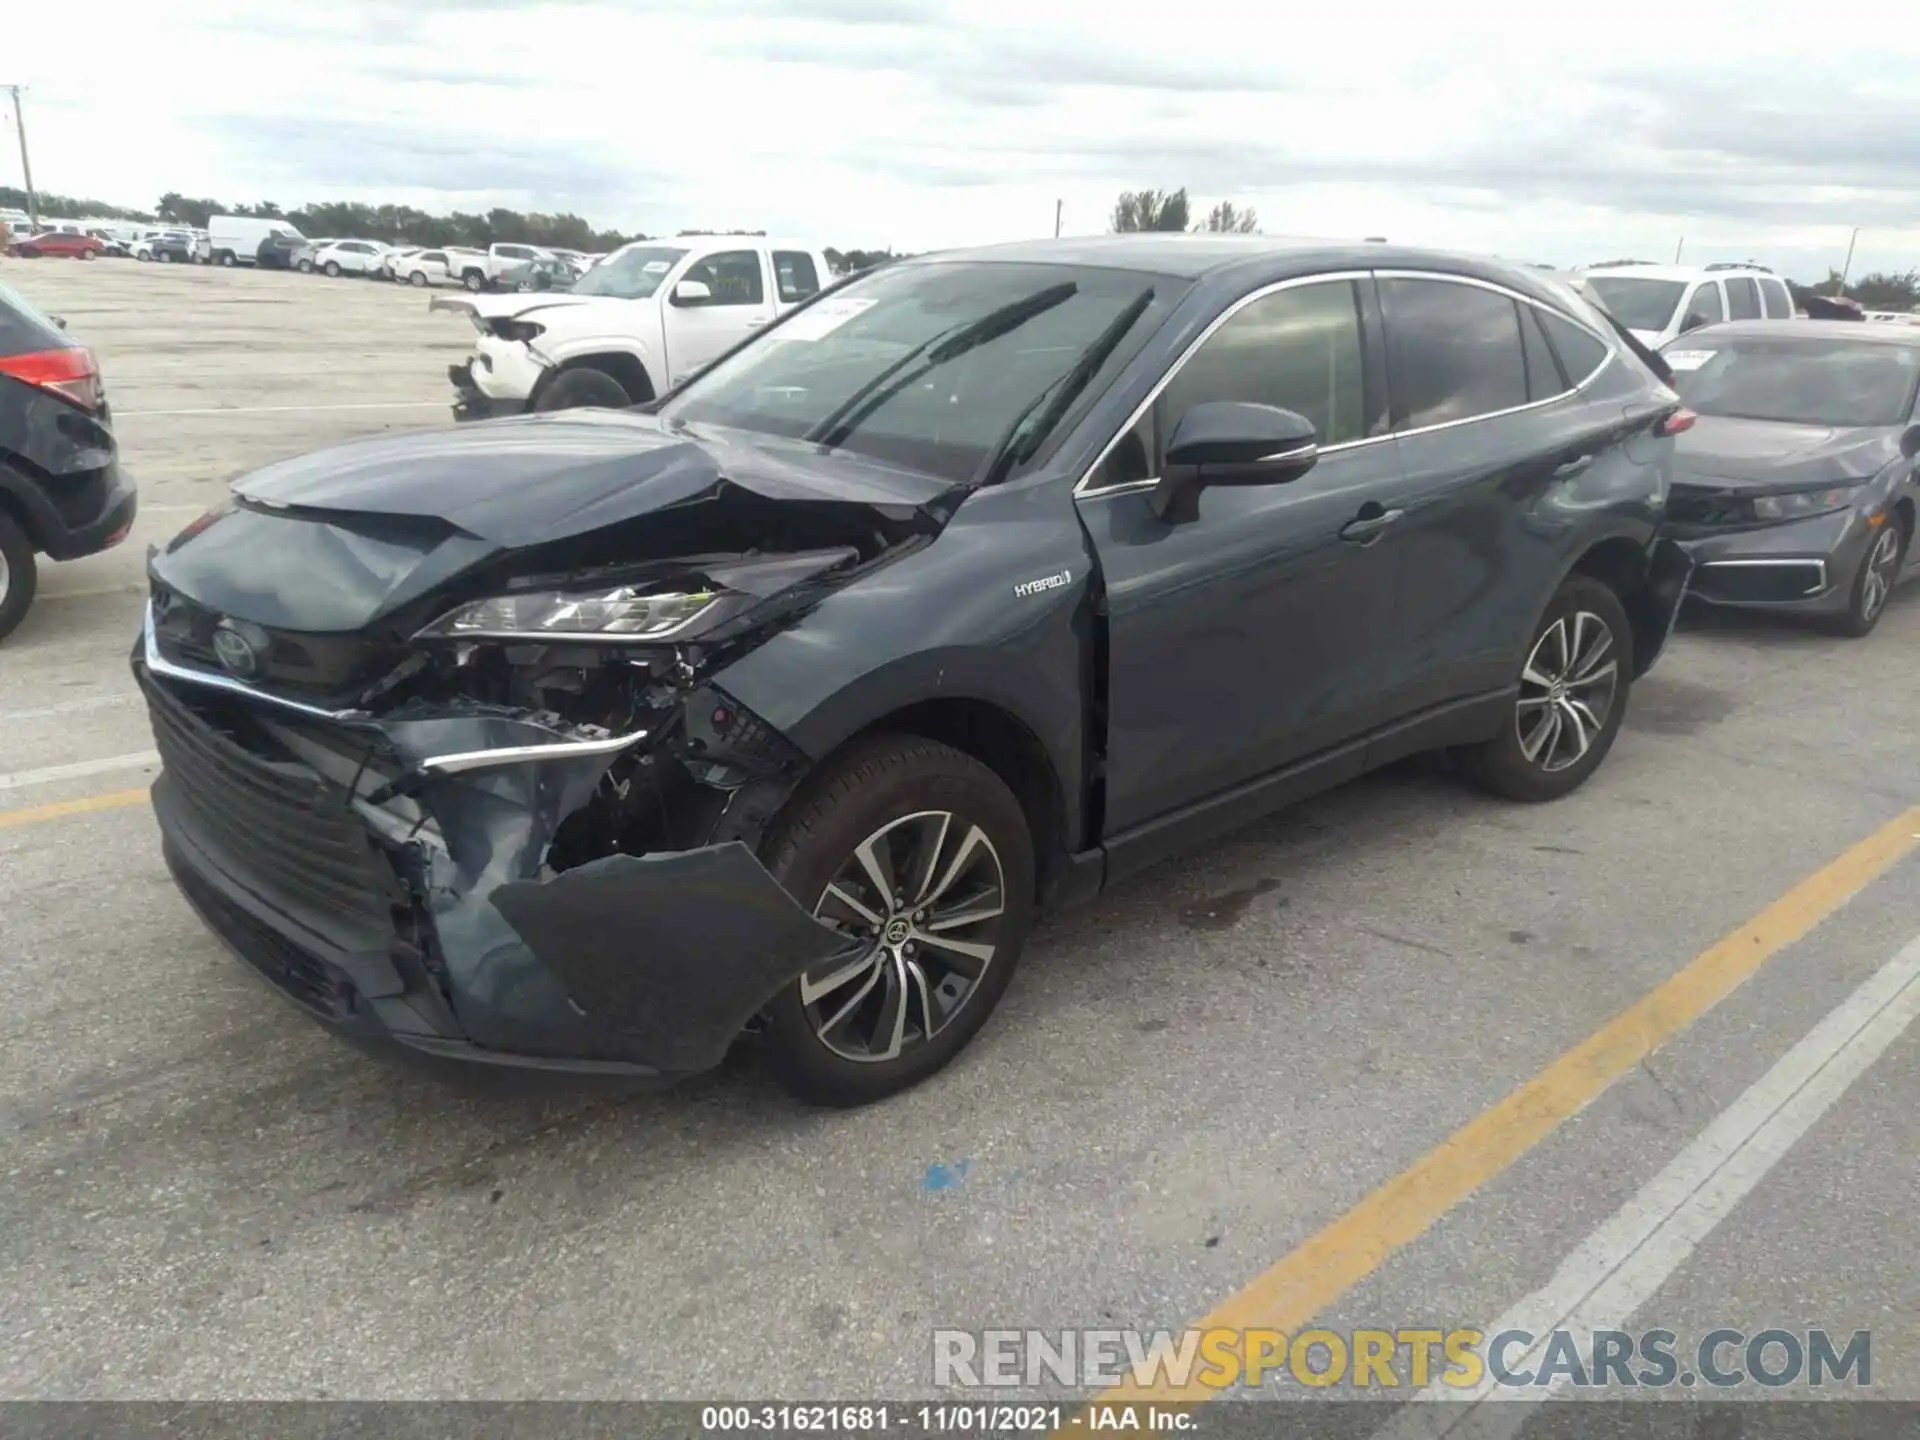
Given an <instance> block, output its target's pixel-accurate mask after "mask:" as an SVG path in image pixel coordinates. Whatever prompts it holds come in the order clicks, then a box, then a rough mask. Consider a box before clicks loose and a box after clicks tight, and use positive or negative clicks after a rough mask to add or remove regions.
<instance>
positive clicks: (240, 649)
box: [213, 620, 260, 679]
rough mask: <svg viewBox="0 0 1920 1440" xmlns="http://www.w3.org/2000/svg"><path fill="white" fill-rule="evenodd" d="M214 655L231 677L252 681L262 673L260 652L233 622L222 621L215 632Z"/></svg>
mask: <svg viewBox="0 0 1920 1440" xmlns="http://www.w3.org/2000/svg"><path fill="white" fill-rule="evenodd" d="M213 654H214V658H215V659H216V660H218V661H219V662H220V668H221V669H222V670H225V671H226V672H227V673H228V674H229V675H238V676H240V677H241V678H242V679H250V678H251V677H253V676H254V675H257V674H259V672H260V652H259V651H258V650H256V649H255V648H254V644H253V642H252V641H251V640H249V639H248V638H247V637H246V636H244V635H242V634H241V633H240V632H239V630H238V629H236V628H235V626H234V624H233V622H232V621H231V620H222V621H221V622H220V624H219V625H218V626H217V627H215V629H214V632H213Z"/></svg>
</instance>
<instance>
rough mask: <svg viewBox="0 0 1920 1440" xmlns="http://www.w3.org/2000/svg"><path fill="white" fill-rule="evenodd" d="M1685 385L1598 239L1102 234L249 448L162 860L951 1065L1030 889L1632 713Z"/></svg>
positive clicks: (475, 1042)
mask: <svg viewBox="0 0 1920 1440" xmlns="http://www.w3.org/2000/svg"><path fill="white" fill-rule="evenodd" d="M1689 420H1690V416H1689V415H1688V413H1687V412H1686V411H1685V410H1683V409H1682V408H1681V406H1680V403H1679V400H1678V398H1677V397H1676V396H1675V394H1674V393H1673V391H1672V390H1670V389H1668V388H1667V387H1666V385H1665V384H1663V383H1662V381H1661V379H1660V378H1659V377H1658V376H1657V375H1656V374H1655V373H1654V371H1653V370H1652V369H1650V368H1649V367H1648V364H1647V362H1646V361H1645V359H1644V358H1643V354H1642V353H1639V352H1637V351H1636V349H1635V347H1632V346H1631V345H1630V344H1629V343H1628V342H1626V341H1625V340H1624V339H1623V338H1622V336H1621V335H1620V333H1619V332H1618V329H1617V327H1615V326H1613V325H1612V323H1611V322H1610V321H1609V320H1608V319H1607V317H1606V316H1605V315H1604V314H1603V313H1601V312H1600V311H1598V310H1597V309H1595V308H1593V307H1591V306H1589V305H1588V304H1587V303H1586V302H1585V301H1584V300H1582V299H1581V298H1580V297H1579V296H1578V295H1576V294H1574V293H1573V292H1572V291H1570V290H1568V289H1566V288H1565V287H1562V286H1558V285H1555V284H1554V283H1553V282H1552V281H1551V280H1549V279H1545V278H1542V277H1540V276H1539V275H1538V274H1537V273H1533V272H1528V271H1525V270H1521V269H1518V268H1515V267H1510V266H1506V265H1502V264H1499V263H1496V262H1492V261H1487V260H1478V259H1472V258H1467V257H1461V256H1454V255H1446V254H1438V253H1430V252H1423V251H1416V250H1409V249H1402V248H1391V247H1387V246H1384V245H1379V244H1354V245H1338V244H1331V243H1327V242H1312V243H1304V242H1303V243H1287V242H1280V241H1273V240H1264V239H1259V238H1256V237H1234V238H1221V237H1215V238H1201V237H1112V238H1108V239H1103V240H1091V241H1071V242H1068V241H1055V242H1050V243H1035V244H1026V245H1015V246H1007V247H998V248H992V249H987V250H979V251H969V252H959V253H949V254H944V255H940V256H936V257H931V258H928V259H924V260H918V261H911V262H905V263H900V264H896V265H892V266H889V267H887V268H885V269H883V270H880V271H876V272H873V273H870V274H868V275H865V276H863V277H861V278H859V279H857V280H855V281H853V282H852V283H851V284H848V285H845V286H843V287H841V288H839V289H837V290H833V291H829V292H827V293H825V294H823V295H822V296H821V297H819V298H817V299H816V300H814V301H812V302H811V303H809V304H807V305H804V306H802V307H800V308H798V309H796V310H795V311H793V312H792V313H791V314H789V315H788V316H786V317H785V318H783V319H782V320H781V321H779V322H778V323H777V324H775V325H773V326H771V327H769V328H768V329H767V330H765V331H763V332H761V333H760V334H759V335H758V336H757V337H756V338H753V339H751V340H750V341H748V342H747V343H745V344H743V345H742V346H740V347H738V348H736V349H735V350H734V351H732V352H731V353H729V354H728V355H725V356H723V357H722V358H721V359H720V360H719V361H718V362H717V363H716V364H714V365H713V366H712V367H711V368H710V369H708V370H707V371H705V372H704V373H703V374H701V375H700V376H698V377H697V378H695V379H694V380H693V381H691V382H690V383H688V384H686V385H684V386H682V387H681V388H680V389H679V390H677V391H676V392H674V393H672V394H669V395H667V396H665V397H663V398H662V399H661V400H659V401H656V402H653V403H651V404H649V405H647V406H644V407H639V408H636V409H634V410H625V411H594V410H573V411H566V412H560V413H556V414H553V415H548V416H540V417H533V418H525V419H512V420H502V421H494V422H485V423H481V424H477V425H473V426H467V427H462V428H460V429H458V430H451V431H435V432H432V433H425V434H415V435H405V436H400V437H379V438H373V439H368V440H364V441H360V442H357V443H352V444H348V445H345V446H342V447H340V448H337V449H333V450H329V451H326V452H324V453H321V454H317V455H313V456H308V457H305V458H301V459H296V460H291V461H287V462H284V463H280V464H275V465H271V466H268V467H267V468H265V469H263V470H260V471H257V472H255V473H254V474H252V475H249V476H247V477H245V478H243V479H241V480H239V481H238V482H236V483H235V485H234V486H233V494H232V496H231V499H230V501H229V502H228V503H227V504H226V505H225V506H224V507H222V508H221V509H219V510H216V511H214V512H212V513H210V514H209V515H207V516H204V517H202V518H201V519H200V520H198V521H196V522H195V523H194V524H193V525H191V526H189V527H188V528H187V530H186V531H185V532H184V533H182V534H181V535H180V536H179V537H177V538H176V539H174V540H173V541H172V542H171V543H169V544H168V545H167V546H166V547H165V548H164V549H162V550H158V551H156V552H155V553H154V554H153V555H152V557H151V560H150V565H149V569H150V581H151V597H150V602H149V608H148V614H147V619H146V626H145V633H144V635H143V636H142V637H141V639H140V641H139V642H138V644H137V646H136V649H135V653H134V657H133V660H134V671H135V674H136V676H137V678H138V681H139V684H140V686H141V688H142V689H143V691H144V693H145V696H146V699H147V702H148V705H149V708H150V711H151V715H152V720H153V727H154V732H155V735H156V737H157V741H158V747H159V750H160V753H161V756H162V758H163V760H164V769H163V772H162V774H161V775H160V776H159V778H158V780H157V781H156V782H155V785H154V791H153V799H154V806H155V811H156V814H157V816H158V818H159V822H160V829H161V833H162V837H163V844H164V849H165V855H166V859H167V862H168V864H169V866H170V868H171V870H172V872H173V874H174V876H175V878H176V879H177V881H178V883H179V886H180V888H181V890H182V891H183V892H184V894H185V895H186V897H187V899H188V900H189V901H190V902H191V903H192V905H193V906H194V908H195V909H196V910H197V911H198V912H199V914H200V915H201V917H202V918H203V919H204V920H205V922H206V923H207V924H208V926H209V927H210V928H211V929H212V930H213V931H214V932H215V933H216V934H218V935H219V936H220V938H221V939H222V940H224V941H225V942H226V943H227V944H228V945H229V946H230V947H231V948H232V949H233V950H234V951H235V952H236V953H237V954H238V955H239V956H240V957H241V958H242V959H244V960H245V961H246V962H247V963H248V964H249V965H250V966H252V967H253V968H254V969H255V970H257V971H258V972H259V973H260V974H261V975H262V976H264V977H265V978H266V979H267V980H268V981H270V982H271V983H272V984H273V985H274V986H275V987H276V988H277V989H278V990H280V991H281V992H282V993H284V994H285V995H287V996H288V997H290V998H291V999H293V1000H294V1001H296V1002H297V1003H298V1004H299V1005H301V1006H302V1007H304V1008H305V1009H306V1010H307V1011H308V1012H309V1013H310V1014H312V1015H313V1016H315V1017H317V1018H318V1019H320V1020H322V1021H324V1022H325V1023H327V1024H328V1025H331V1026H334V1027H336V1028H338V1029H339V1030H341V1031H344V1032H349V1033H351V1034H352V1035H354V1036H356V1037H359V1038H362V1039H365V1040H371V1041H378V1042H381V1043H385V1044H392V1045H397V1046H400V1047H406V1048H407V1049H410V1050H412V1051H417V1052H426V1053H429V1054H432V1055H437V1056H447V1057H459V1058H463V1059H466V1060H469V1061H473V1062H481V1063H487V1064H492V1065H496V1066H523V1067H525V1066H531V1067H538V1068H545V1069H554V1070H573V1071H591V1072H609V1073H617V1074H632V1075H653V1076H663V1077H664V1076H674V1075H683V1074H688V1073H692V1072H696V1071H699V1070H702V1069H705V1068H708V1067H710V1066H712V1065H714V1064H716V1063H717V1062H718V1061H719V1060H720V1059H721V1058H722V1057H723V1056H724V1055H725V1054H726V1052H727V1051H728V1049H729V1047H730V1046H732V1045H733V1043H734V1042H735V1040H736V1039H737V1038H739V1037H740V1036H742V1035H743V1034H749V1033H752V1034H757V1035H758V1037H759V1039H760V1041H761V1043H762V1044H763V1046H764V1048H765V1050H766V1053H767V1055H768V1057H769V1059H770V1062H771V1063H772V1065H773V1066H774V1068H775V1069H776V1070H777V1072H778V1073H779V1075H780V1076H781V1077H782V1078H783V1079H784V1081H785V1082H786V1083H787V1084H788V1085H789V1086H790V1087H791V1088H792V1089H793V1090H794V1091H796V1092H797V1093H799V1094H800V1095H802V1096H804V1097H807V1098H809V1099H812V1100H816V1101H821V1102H826V1103H832V1104H858V1103H862V1102H866V1101H871V1100H875V1099H878V1098H880V1097H883V1096H885V1095H888V1094H891V1093H893V1092H896V1091H898V1090H900V1089H902V1088H903V1087H905V1086H907V1085H910V1084H913V1083H914V1082H916V1081H918V1080H921V1079H923V1078H924V1077H926V1076H927V1075H929V1074H931V1073H932V1072H933V1071H935V1070H937V1069H938V1068H939V1067H940V1066H942V1065H943V1064H945V1063H946V1062H947V1061H948V1060H950V1059H951V1058H952V1057H953V1056H954V1055H955V1054H956V1052H958V1051H959V1050H960V1049H961V1048H962V1047H963V1046H964V1045H966V1043H967V1042H968V1040H969V1039H970V1038H971V1037H972V1036H973V1035H974V1034H975V1032H976V1031H978V1030H979V1028H980V1026H981V1025H982V1023H983V1022H984V1021H985V1020H986V1019H987V1017H988V1015H989V1013H990V1012H991V1011H992V1010H993V1008H994V1006H995V1005H996V1004H997V1003H998V1002H999V1000H1000V998H1001V996H1002V995H1003V994H1004V993H1005V991H1006V989H1007V985H1008V982H1009V980H1010V979H1011V978H1012V975H1013V971H1014V967H1015V964H1016V962H1017V961H1018V960H1019V958H1020V953H1021V948H1022V945H1023V943H1024V942H1025V940H1026V937H1027V933H1028V929H1029V926H1030V925H1031V923H1032V921H1033V917H1034V914H1035V912H1036V909H1038V908H1040V907H1042V906H1044V905H1048V904H1056V905H1057V904H1065V903H1069V902H1073V901H1077V900H1084V899H1087V898H1089V897H1091V896H1093V895H1095V894H1096V893H1097V892H1098V891H1099V890H1100V889H1101V888H1102V886H1104V885H1107V884H1110V883H1111V882H1113V881H1114V880H1115V879H1117V878H1119V877H1121V876H1123V875H1126V874H1129V873H1131V872H1134V871H1137V870H1139V869H1141V868H1142V867H1144V866H1146V865H1149V864H1151V863H1153V862H1154V861H1156V860H1158V859H1159V858H1161V857H1163V856H1165V855H1168V854H1170V853H1172V852H1173V851H1175V850H1177V849H1180V848H1182V847H1185V846H1188V845H1191V844H1193V843H1195V842H1197V841H1200V840H1202V839H1204V838H1206V837H1208V836H1210V835H1213V834H1216V833H1218V832H1220V831H1223V830H1225V829H1228V828H1230V827H1232V826H1235V825H1238V824H1240V823H1243V822H1245V821H1247V820H1249V819H1251V818H1253V817H1255V816H1257V815H1260V814H1262V813H1264V812H1266V811H1269V810H1272V809H1274V808H1276V807H1279V806H1281V805H1284V804H1286V803H1288V802H1289V801H1292V800H1295V799H1297V798H1299V797H1301V796H1304V795H1307V794H1309V793H1311V792H1314V791H1317V790H1322V789H1325V788H1327V787H1329V786H1332V785H1336V784H1339V783H1340V782H1342V781H1345V780H1347V779H1349V778H1351V777H1353V776H1356V775H1358V774H1360V773H1361V772H1362V771H1364V770H1367V769H1369V768H1371V767H1374V766H1378V765H1381V764H1383V763H1386V762H1388V761H1391V760H1393V759H1395V758H1397V757H1400V756H1404V755H1407V754H1409V753H1411V752H1414V751H1419V750H1426V749H1435V748H1444V749H1449V750H1452V751H1454V752H1456V753H1457V754H1458V756H1459V757H1460V759H1461V761H1462V763H1463V768H1464V769H1465V770H1466V771H1468V772H1469V773H1470V774H1472V775H1473V776H1475V777H1477V778H1478V779H1479V780H1480V781H1481V782H1483V783H1484V784H1485V785H1487V786H1488V787H1490V788H1491V789H1493V790H1495V791H1497V792H1499V793H1500V794H1503V795H1506V796H1510V797H1513V798H1515V799H1519V800H1548V799H1552V798H1554V797H1557V796H1561V795H1564V794H1566V793H1568V792H1569V791H1571V790H1573V789H1574V788H1575V787H1577V786H1578V785H1580V784H1581V783H1582V782H1583V781H1584V780H1586V779H1587V777H1588V776H1589V775H1591V774H1592V773H1593V771H1594V769H1595V767H1597V766H1598V765H1599V764H1600V763H1601V760H1602V759H1603V757H1604V756H1605V755H1606V753H1607V751H1608V748H1609V747H1610V746H1611V745H1612V743H1613V740H1614V737H1615V735H1616V734H1617V732H1618V730H1619V727H1620V723H1621V717H1622V715H1623V714H1624V712H1625V709H1626V704H1627V696H1628V690H1629V687H1630V686H1631V684H1632V682H1633V681H1634V679H1635V678H1636V677H1638V676H1639V675H1641V674H1643V673H1644V672H1645V671H1646V669H1647V668H1648V666H1650V665H1651V664H1652V663H1653V662H1654V659H1655V657H1656V656H1657V655H1658V653H1659V651H1660V649H1661V648H1662V646H1663V644H1664V643H1665V640H1666V637H1667V634H1668V631H1669V628H1670V626H1671V623H1672V617H1673V614H1674V611H1675V609H1676V608H1677V605H1678V602H1679V598H1680V594H1681V591H1682V590H1683V589H1684V586H1685V581H1686V575H1687V569H1688V566H1689V564H1690V562H1689V561H1688V559H1687V557H1686V555H1685V553H1684V552H1683V551H1681V550H1680V549H1679V548H1678V547H1676V546H1673V545H1671V544H1669V543H1668V542H1666V541H1664V540H1663V539H1661V538H1659V535H1658V529H1659V525H1660V521H1661V514H1662V504H1663V501H1664V497H1665V492H1666V486H1667V470H1668V466H1669V463H1670V459H1671V452H1672V448H1673V442H1672V440H1671V438H1670V437H1671V436H1672V434H1673V433H1674V432H1675V431H1676V430H1678V429H1681V428H1684V427H1685V426H1686V425H1687V424H1688V423H1689Z"/></svg>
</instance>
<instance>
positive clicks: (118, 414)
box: [113, 400, 453, 420]
mask: <svg viewBox="0 0 1920 1440" xmlns="http://www.w3.org/2000/svg"><path fill="white" fill-rule="evenodd" d="M452 404H453V401H451V400H381V401H377V402H374V403H372V404H358V405H212V406H209V407H208V408H206V409H204V410H116V411H114V412H113V418H114V419H116V420H130V419H133V418H135V417H139V418H142V419H151V418H154V417H156V416H172V415H318V414H322V413H325V412H327V411H331V410H445V409H447V408H449V407H450V406H451V405H452Z"/></svg>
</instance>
